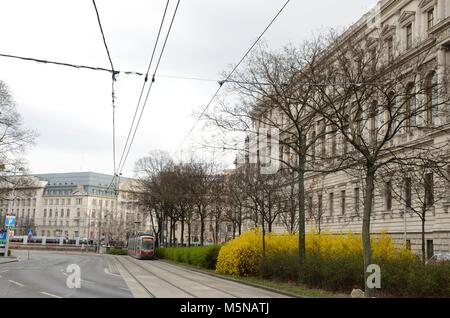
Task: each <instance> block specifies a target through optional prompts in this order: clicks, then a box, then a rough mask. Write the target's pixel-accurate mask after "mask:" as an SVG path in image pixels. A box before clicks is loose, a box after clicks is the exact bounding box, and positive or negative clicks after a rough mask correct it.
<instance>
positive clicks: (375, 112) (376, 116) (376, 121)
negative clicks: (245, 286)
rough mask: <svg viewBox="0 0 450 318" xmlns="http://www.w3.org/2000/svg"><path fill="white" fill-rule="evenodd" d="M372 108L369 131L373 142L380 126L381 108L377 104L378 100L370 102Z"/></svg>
mask: <svg viewBox="0 0 450 318" xmlns="http://www.w3.org/2000/svg"><path fill="white" fill-rule="evenodd" d="M371 107H372V109H371V115H372V125H371V126H372V127H371V128H372V131H371V138H372V142H375V141H376V139H377V134H378V132H379V130H380V128H381V110H380V108H379V106H378V101H376V100H374V101H373V102H372V106H371Z"/></svg>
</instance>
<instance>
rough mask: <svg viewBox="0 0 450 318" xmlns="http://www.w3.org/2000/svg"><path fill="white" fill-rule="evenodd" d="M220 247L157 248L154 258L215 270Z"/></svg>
mask: <svg viewBox="0 0 450 318" xmlns="http://www.w3.org/2000/svg"><path fill="white" fill-rule="evenodd" d="M221 247H222V246H221V245H209V246H199V247H166V248H157V249H156V256H157V257H158V258H163V259H167V260H171V261H175V262H179V263H186V264H190V265H194V266H197V267H201V268H206V269H215V268H216V263H217V256H218V255H219V251H220V248H221Z"/></svg>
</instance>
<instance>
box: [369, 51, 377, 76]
mask: <svg viewBox="0 0 450 318" xmlns="http://www.w3.org/2000/svg"><path fill="white" fill-rule="evenodd" d="M370 65H371V69H372V72H374V73H375V72H376V70H377V49H376V48H373V49H372V50H370Z"/></svg>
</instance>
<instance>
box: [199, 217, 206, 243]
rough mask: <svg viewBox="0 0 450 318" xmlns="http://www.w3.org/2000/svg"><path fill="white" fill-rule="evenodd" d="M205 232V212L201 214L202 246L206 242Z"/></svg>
mask: <svg viewBox="0 0 450 318" xmlns="http://www.w3.org/2000/svg"><path fill="white" fill-rule="evenodd" d="M204 232H205V218H204V216H203V214H200V246H203V243H204Z"/></svg>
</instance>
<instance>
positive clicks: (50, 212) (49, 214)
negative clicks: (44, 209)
mask: <svg viewBox="0 0 450 318" xmlns="http://www.w3.org/2000/svg"><path fill="white" fill-rule="evenodd" d="M48 216H49V217H52V209H50V210H49V211H48Z"/></svg>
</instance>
